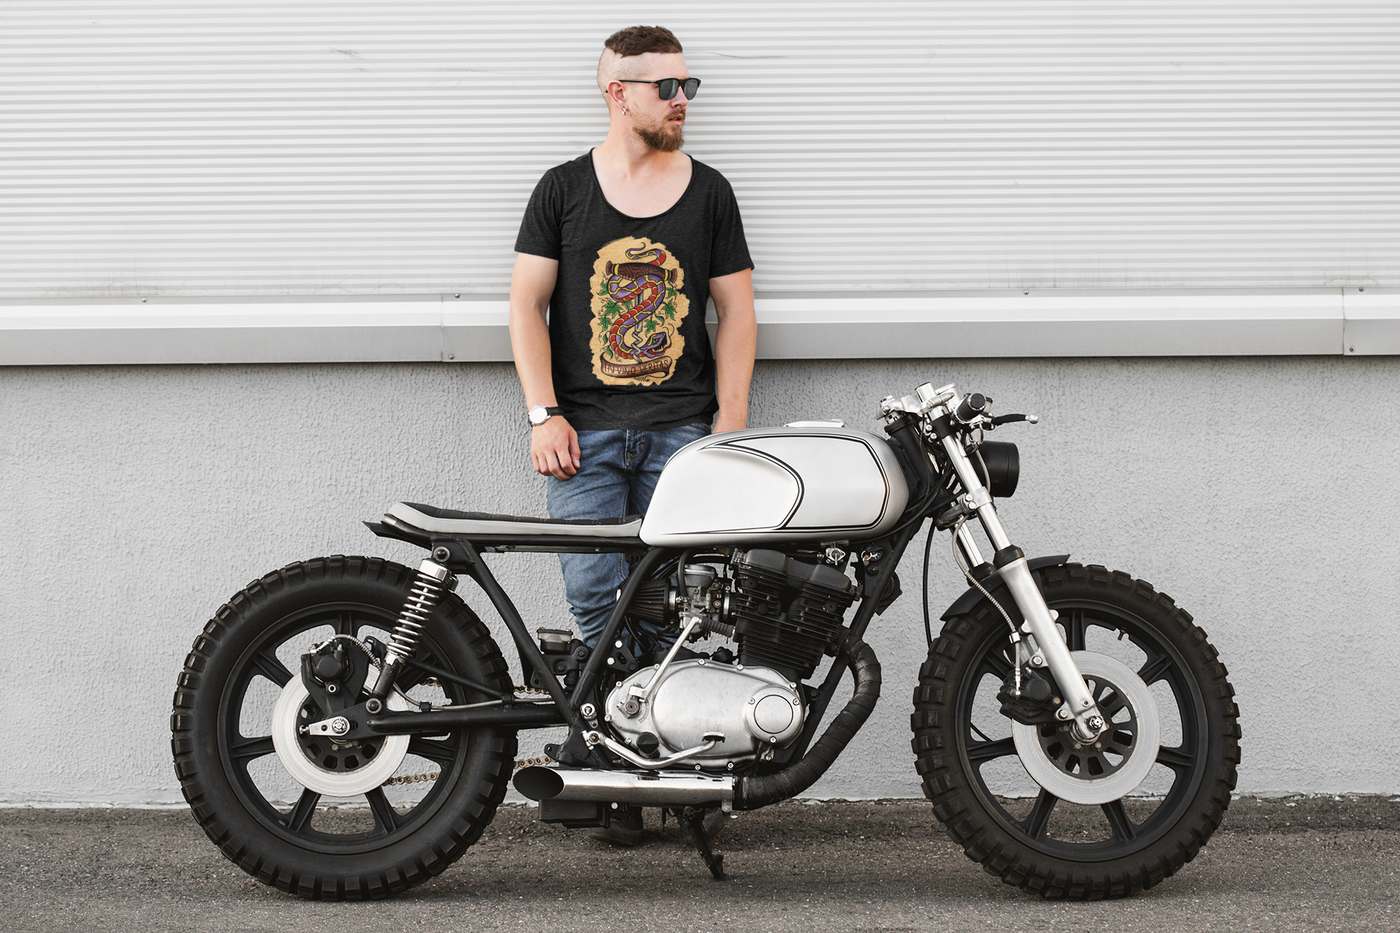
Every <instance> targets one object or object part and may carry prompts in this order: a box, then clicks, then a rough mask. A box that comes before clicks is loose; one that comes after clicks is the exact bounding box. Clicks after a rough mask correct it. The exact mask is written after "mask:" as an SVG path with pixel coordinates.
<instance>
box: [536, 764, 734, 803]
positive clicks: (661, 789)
mask: <svg viewBox="0 0 1400 933" xmlns="http://www.w3.org/2000/svg"><path fill="white" fill-rule="evenodd" d="M514 783H515V789H516V790H518V791H520V793H522V794H524V795H525V796H526V797H529V798H530V799H531V800H586V801H591V802H595V803H631V804H638V805H642V806H653V807H679V806H693V805H698V804H716V803H718V804H719V805H720V806H721V807H722V808H723V809H724V810H726V811H728V810H730V809H732V808H733V806H734V778H733V777H731V776H729V775H721V774H703V773H700V772H697V773H695V774H669V773H658V772H652V773H644V774H638V773H636V772H632V771H595V770H593V769H591V768H546V767H542V766H540V765H535V766H533V767H529V768H522V769H520V770H519V771H517V772H516V774H515V781H514Z"/></svg>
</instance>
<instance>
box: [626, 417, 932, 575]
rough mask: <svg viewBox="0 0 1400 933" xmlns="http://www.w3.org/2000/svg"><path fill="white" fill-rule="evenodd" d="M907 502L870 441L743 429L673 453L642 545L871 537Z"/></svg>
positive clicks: (813, 430)
mask: <svg viewBox="0 0 1400 933" xmlns="http://www.w3.org/2000/svg"><path fill="white" fill-rule="evenodd" d="M908 501H909V487H908V484H906V483H905V481H904V473H903V472H902V471H901V470H900V467H899V461H898V459H896V457H895V454H894V451H893V450H891V449H890V446H889V444H888V443H886V442H885V441H884V439H882V438H879V437H876V436H875V435H874V434H868V433H866V432H864V431H853V430H850V429H848V428H840V427H826V426H821V427H815V426H811V427H809V426H798V425H793V426H789V427H783V428H750V429H748V430H746V431H731V432H729V433H727V434H714V435H711V436H709V437H703V438H701V439H700V440H698V441H694V442H693V443H690V444H687V445H686V446H685V447H682V448H681V449H680V450H678V451H676V454H675V456H673V457H672V458H671V459H670V460H669V461H668V462H667V463H666V468H665V469H664V470H663V471H662V473H661V478H660V479H659V480H658V481H657V484H656V492H655V493H654V494H653V496H652V499H651V507H650V508H649V509H648V510H647V515H646V519H645V520H644V521H643V522H642V532H641V538H642V540H643V541H645V542H646V543H647V544H650V545H653V546H665V547H693V546H696V545H702V546H703V545H718V544H760V543H764V542H773V541H835V540H843V539H850V538H874V537H878V536H879V535H881V534H884V533H885V532H886V531H888V530H889V529H890V528H892V527H894V525H895V524H896V523H897V522H898V521H899V516H900V513H902V512H903V511H904V506H905V504H906V503H907V502H908Z"/></svg>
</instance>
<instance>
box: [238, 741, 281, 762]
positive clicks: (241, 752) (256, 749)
mask: <svg viewBox="0 0 1400 933" xmlns="http://www.w3.org/2000/svg"><path fill="white" fill-rule="evenodd" d="M275 751H277V749H276V748H275V747H273V744H272V736H270V735H263V736H258V737H257V738H255V739H241V740H240V741H237V742H234V743H232V744H231V745H229V747H228V754H229V757H230V758H232V759H233V760H234V761H252V760H253V759H254V758H261V757H262V756H264V755H271V754H272V753H273V752H275Z"/></svg>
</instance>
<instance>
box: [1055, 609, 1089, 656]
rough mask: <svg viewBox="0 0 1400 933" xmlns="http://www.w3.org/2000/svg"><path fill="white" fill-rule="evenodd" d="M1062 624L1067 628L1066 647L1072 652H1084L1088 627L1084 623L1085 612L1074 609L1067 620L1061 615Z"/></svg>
mask: <svg viewBox="0 0 1400 933" xmlns="http://www.w3.org/2000/svg"><path fill="white" fill-rule="evenodd" d="M1060 624H1061V625H1063V626H1064V627H1065V645H1066V646H1067V647H1068V648H1069V650H1070V651H1083V650H1084V633H1085V631H1086V630H1087V628H1088V626H1087V624H1086V623H1085V621H1084V610H1083V609H1074V610H1072V611H1071V612H1070V614H1069V618H1068V619H1066V618H1065V616H1064V614H1063V613H1061V615H1060Z"/></svg>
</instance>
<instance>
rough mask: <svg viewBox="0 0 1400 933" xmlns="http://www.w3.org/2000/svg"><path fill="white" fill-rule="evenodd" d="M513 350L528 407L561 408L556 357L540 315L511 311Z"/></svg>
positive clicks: (511, 344)
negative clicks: (555, 367)
mask: <svg viewBox="0 0 1400 933" xmlns="http://www.w3.org/2000/svg"><path fill="white" fill-rule="evenodd" d="M510 348H511V352H512V353H513V354H514V355H515V371H516V374H517V375H518V376H519V377H520V388H521V389H522V390H523V391H524V392H525V404H526V406H527V407H534V406H535V405H544V406H547V407H553V406H555V405H557V404H558V400H557V399H556V398H555V396H554V373H553V368H552V367H553V361H554V358H553V355H552V353H551V351H550V347H549V325H548V324H546V323H545V320H544V317H543V316H542V315H541V314H540V313H539V312H537V311H533V310H524V309H522V310H520V311H518V312H517V310H516V308H515V307H514V306H512V307H511V309H510Z"/></svg>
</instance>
